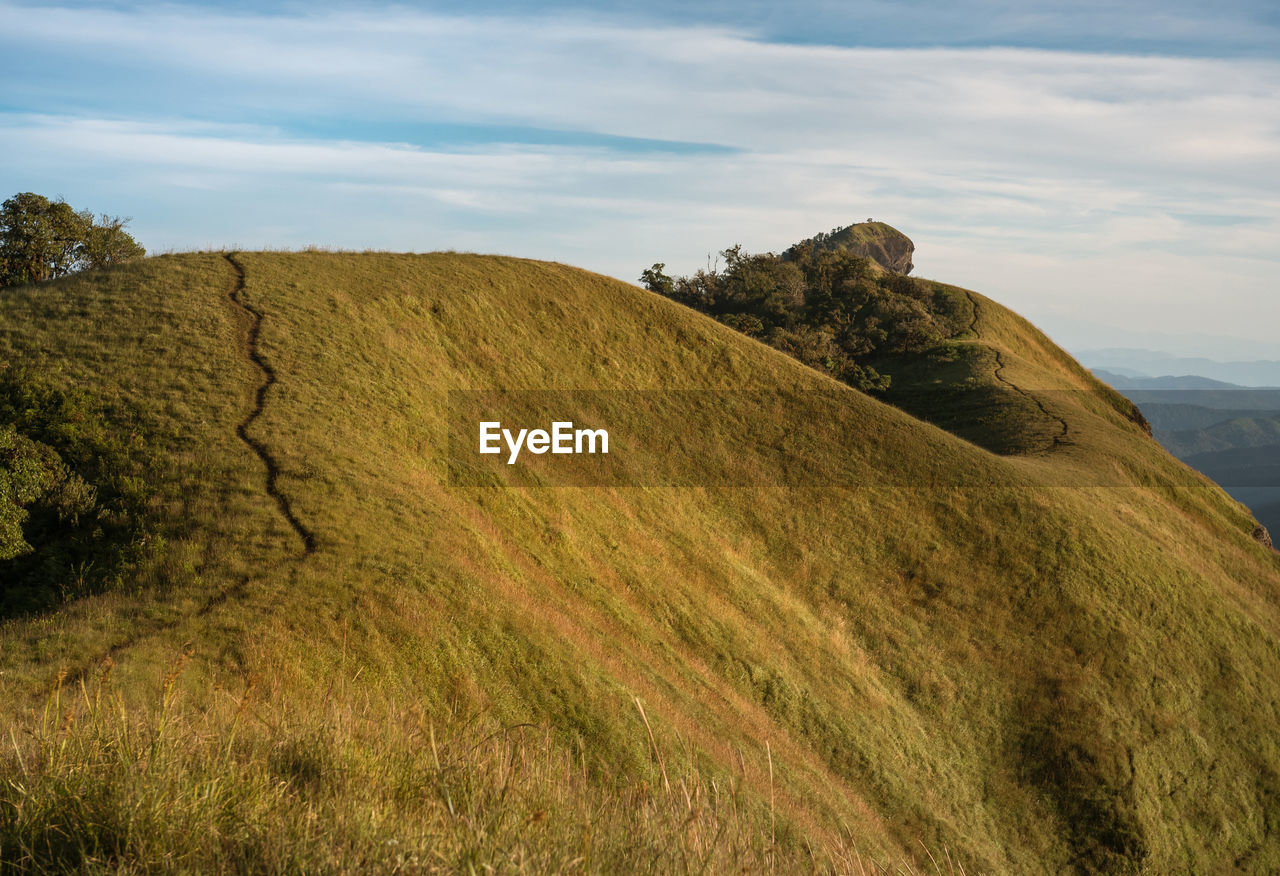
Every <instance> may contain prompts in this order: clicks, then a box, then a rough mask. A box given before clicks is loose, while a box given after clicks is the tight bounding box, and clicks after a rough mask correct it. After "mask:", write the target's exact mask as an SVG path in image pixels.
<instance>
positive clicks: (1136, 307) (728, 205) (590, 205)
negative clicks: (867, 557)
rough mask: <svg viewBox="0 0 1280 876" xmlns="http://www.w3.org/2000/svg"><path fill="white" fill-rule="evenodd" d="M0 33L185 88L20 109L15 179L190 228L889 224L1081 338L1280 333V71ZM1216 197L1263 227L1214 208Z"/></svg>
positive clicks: (13, 9)
mask: <svg viewBox="0 0 1280 876" xmlns="http://www.w3.org/2000/svg"><path fill="white" fill-rule="evenodd" d="M0 34H3V35H2V36H0V50H9V49H13V50H17V49H16V47H20V46H24V45H26V46H29V45H53V46H56V47H57V48H56V49H55V51H56V52H63V53H65V54H66V55H67V56H68V57H69V56H71V55H75V56H76V57H77V58H79V61H80V63H81V64H89V65H93V64H102V65H105V66H106V68H107V69H110V70H112V71H114V73H113V74H112V75H115V76H125V75H138V76H149V77H151V78H152V79H153V80H154V81H155V82H156V87H157V89H162V87H163V86H164V83H165V82H166V81H168V80H172V81H175V82H177V83H179V85H180V89H179V90H180V92H181V95H180V96H181V99H180V100H179V99H177V98H176V97H175V98H174V99H172V100H169V101H167V102H166V103H165V104H164V105H163V106H157V105H155V103H154V102H152V103H148V102H147V101H148V98H147V95H146V94H145V93H143V94H139V95H137V96H136V97H132V98H125V97H119V96H116V97H111V96H103V95H102V94H97V95H96V96H95V97H94V98H93V101H94V102H95V103H96V108H97V109H98V110H99V111H98V112H97V113H87V114H86V115H85V116H83V117H75V116H66V115H63V116H48V115H46V116H40V115H31V114H28V115H13V114H11V115H9V116H7V117H3V116H0V124H2V125H3V126H2V127H0V146H2V147H3V148H4V149H5V151H6V153H7V154H8V155H9V156H10V160H9V163H8V164H7V166H6V168H4V169H0V181H4V180H5V179H11V180H13V182H15V183H16V182H20V181H22V180H30V181H31V183H30V185H27V184H26V183H21V186H20V187H31V188H38V187H45V188H49V189H50V190H52V191H61V192H64V193H66V194H67V195H68V197H70V196H71V192H70V191H69V190H68V189H70V188H75V189H77V190H83V191H85V192H86V193H88V194H87V195H86V197H84V198H82V199H81V200H82V201H83V202H84V203H85V204H86V205H88V206H94V207H97V208H105V209H117V208H116V207H115V206H114V204H115V203H116V201H114V200H112V199H114V198H117V197H131V198H133V200H134V202H136V204H137V205H136V206H130V207H128V208H127V209H128V211H129V212H132V213H134V214H135V215H137V216H138V222H137V226H136V227H137V229H138V230H139V233H140V234H142V233H143V232H144V231H145V232H147V234H154V235H155V236H156V237H157V238H158V239H159V240H160V241H162V242H161V244H160V245H161V246H166V245H173V246H183V245H203V244H205V243H208V242H211V241H214V242H216V241H217V240H220V239H221V240H227V241H228V242H229V241H230V240H235V241H237V242H240V243H244V244H247V245H252V244H262V245H268V244H283V245H289V244H301V243H309V242H331V243H335V244H339V245H350V246H375V247H390V248H414V249H430V248H434V247H444V246H460V247H471V248H478V249H485V250H501V251H506V252H514V253H517V254H522V255H531V256H539V257H545V258H555V259H560V260H564V261H571V262H576V263H578V264H582V265H584V266H585V267H590V268H593V269H596V270H601V271H604V272H607V273H613V274H615V275H617V276H621V277H624V278H628V279H630V278H633V277H634V276H636V274H638V272H639V269H640V268H641V267H643V266H644V265H646V264H648V263H649V262H651V261H655V260H663V261H666V262H667V263H668V265H669V267H671V268H674V269H676V270H679V271H689V270H692V269H694V268H696V267H698V266H700V265H701V264H702V263H703V260H704V258H705V254H706V252H707V251H708V250H714V249H718V248H720V247H722V246H725V245H728V244H730V243H734V242H741V243H744V244H745V245H746V246H747V247H748V249H755V250H760V249H776V248H780V247H782V246H785V245H786V244H787V243H789V242H791V241H793V240H795V239H798V238H800V237H803V236H808V235H809V234H812V233H813V232H815V231H817V230H821V229H824V228H829V227H832V226H834V225H837V224H845V223H848V222H850V221H853V220H856V219H861V218H865V217H866V216H868V215H871V216H875V217H876V218H879V219H885V220H887V221H891V222H893V223H895V224H897V225H899V226H900V227H902V228H903V229H904V230H905V231H907V232H908V233H910V234H912V235H913V237H915V239H916V240H917V243H918V244H919V245H920V248H921V249H920V252H919V254H918V258H917V263H918V264H919V265H920V270H921V272H923V273H925V274H927V275H930V276H935V277H938V278H942V279H947V280H950V281H953V282H958V283H961V284H965V285H970V286H973V287H975V288H979V289H981V290H982V291H985V292H988V293H989V294H993V295H994V296H995V297H997V298H1000V299H1001V300H1004V301H1006V302H1007V303H1009V304H1010V305H1011V306H1013V307H1015V308H1016V309H1019V310H1022V311H1023V312H1026V313H1027V314H1028V315H1029V316H1031V317H1033V318H1036V319H1042V320H1045V321H1046V322H1049V323H1050V325H1049V328H1050V330H1052V320H1054V319H1055V318H1058V317H1062V318H1063V319H1064V320H1065V316H1066V315H1071V314H1074V315H1075V316H1078V315H1079V313H1082V312H1085V313H1089V314H1091V315H1093V317H1094V318H1096V319H1097V320H1099V321H1102V322H1106V321H1110V322H1112V323H1113V324H1117V325H1118V324H1121V323H1132V321H1134V320H1137V319H1142V320H1144V321H1146V322H1147V323H1148V324H1149V325H1150V326H1152V327H1154V328H1159V329H1161V330H1167V331H1178V330H1189V329H1192V328H1197V329H1203V330H1206V331H1216V332H1219V333H1225V334H1233V333H1234V334H1240V335H1244V336H1248V337H1255V338H1262V337H1264V336H1265V335H1269V334H1270V333H1271V331H1272V329H1271V326H1273V325H1274V324H1276V322H1277V319H1278V318H1280V304H1277V299H1276V296H1275V295H1274V290H1275V285H1274V279H1273V278H1274V277H1275V276H1276V273H1277V267H1280V265H1278V264H1277V262H1280V220H1278V219H1277V217H1280V62H1275V61H1264V60H1224V59H1196V58H1162V57H1124V56H1113V55H1091V54H1084V53H1067V52H1046V51H1030V50H1012V49H980V50H956V49H930V50H925V49H920V50H888V49H845V48H832V47H813V46H796V45H776V44H768V43H762V42H759V41H756V40H753V39H751V38H750V36H749V35H746V34H742V33H736V32H733V31H730V30H722V29H721V30H714V29H708V28H677V27H631V26H620V25H617V24H610V23H608V22H606V21H602V20H599V19H597V20H594V21H591V22H584V21H580V20H571V19H566V18H563V17H560V18H529V17H526V18H511V17H505V18H492V17H490V18H462V17H447V16H440V15H431V14H424V13H418V12H414V11H411V10H407V9H404V8H394V9H381V10H377V9H375V10H367V11H362V12H321V13H317V14H314V15H309V16H301V17H293V18H286V17H273V16H254V15H247V14H235V13H217V12H209V11H204V12H193V11H191V10H190V9H184V8H179V7H169V8H164V9H161V10H160V11H154V10H128V9H125V10H111V9H102V8H97V9H88V10H84V9H77V10H60V9H56V8H47V9H40V8H34V7H22V6H15V5H6V4H2V3H0ZM55 69H56V66H55ZM68 69H69V70H70V72H69V73H68V74H67V75H68V76H69V77H70V76H72V75H73V74H74V73H76V72H77V70H76V69H75V65H71V67H70V68H68ZM44 87H45V88H46V89H48V88H54V89H56V88H58V87H65V88H68V89H69V88H71V85H70V84H69V83H68V84H65V85H64V86H59V85H58V83H57V82H56V81H55V82H53V84H49V83H46V84H45V86H44ZM227 107H232V108H233V109H232V110H231V111H228V110H227ZM235 108H240V109H246V108H248V109H253V110H255V111H268V112H269V111H272V110H274V111H276V112H278V113H279V117H280V121H279V128H278V129H272V128H264V127H262V126H260V125H258V126H254V125H245V124H238V123H236V122H238V121H240V120H239V119H236V118H234V110H235ZM228 115H231V116H233V118H231V119H230V120H229V119H228ZM261 115H262V113H261V112H258V113H257V116H256V117H261ZM246 117H248V116H247V115H246ZM357 119H359V120H362V122H357V121H355V120H357ZM300 120H301V121H314V120H320V121H324V120H330V121H334V120H336V121H337V122H339V123H341V122H342V121H343V120H348V121H349V128H350V131H351V135H350V136H352V137H353V138H356V137H359V136H360V134H361V131H362V124H368V123H372V124H374V125H375V126H376V125H378V124H381V123H388V122H394V123H397V124H398V123H410V124H411V123H414V122H421V123H427V124H430V123H437V122H441V121H445V122H464V123H493V124H502V125H514V126H521V125H525V126H532V127H536V128H540V129H556V130H567V131H580V132H589V133H592V134H602V135H610V136H615V137H640V138H658V139H668V140H677V141H686V142H703V143H714V144H721V145H724V146H728V147H731V148H732V149H733V150H736V151H734V152H731V153H699V152H692V153H683V152H674V153H669V154H668V153H656V154H647V153H628V152H618V151H610V150H605V149H590V148H582V147H546V146H520V145H502V144H496V143H490V144H483V145H477V146H474V147H470V148H468V149H461V148H452V149H442V148H438V147H437V148H429V147H420V146H412V145H408V144H395V143H377V142H358V141H357V140H355V139H351V140H324V139H307V138H305V137H302V136H300V135H297V134H293V135H290V134H289V133H288V132H289V131H290V130H292V129H294V127H295V126H296V125H297V124H298V123H299V121H300ZM329 127H333V125H330V126H329ZM373 129H374V130H376V129H377V128H376V127H375V128H373ZM69 168H70V170H68V169H69ZM104 171H105V172H106V173H107V175H108V177H107V178H106V179H103V178H102V175H103V172H104ZM68 180H69V181H70V183H71V185H68ZM113 187H114V188H113ZM9 188H14V185H13V184H12V183H10V184H9ZM95 192H101V193H102V197H98V196H97V195H96V194H94V193H95ZM139 192H141V193H144V194H143V195H141V196H140V195H139V194H138V193H139ZM89 194H92V195H93V197H92V198H90V197H89V196H88V195H89ZM107 195H110V196H111V197H110V198H108V197H107ZM148 198H149V199H150V201H151V202H152V203H151V204H150V205H148V203H146V201H147V199H148ZM236 205H242V208H241V209H237V207H236ZM245 205H247V207H248V209H243V206H245ZM184 209H185V210H186V213H184V212H183V211H184ZM1205 214H1220V215H1229V216H1233V217H1238V220H1239V221H1238V222H1237V224H1233V225H1213V224H1210V223H1206V222H1198V221H1194V219H1190V218H1188V217H1195V216H1200V215H1205ZM149 216H161V217H163V218H162V219H157V220H152V219H149ZM149 222H152V223H153V225H149V224H148V223H149ZM255 229H257V230H255ZM282 233H283V234H288V235H290V239H284V240H281V239H278V238H270V237H269V236H268V234H277V235H279V234H282ZM147 234H142V236H143V237H144V239H145V238H146V236H147ZM184 235H185V236H184ZM255 235H260V236H258V237H255ZM1064 324H1065V323H1064Z"/></svg>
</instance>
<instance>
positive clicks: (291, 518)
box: [223, 252, 316, 557]
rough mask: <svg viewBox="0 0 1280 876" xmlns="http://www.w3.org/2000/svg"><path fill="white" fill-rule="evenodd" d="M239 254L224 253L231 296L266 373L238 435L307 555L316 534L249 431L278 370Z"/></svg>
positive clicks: (254, 357)
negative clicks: (264, 342)
mask: <svg viewBox="0 0 1280 876" xmlns="http://www.w3.org/2000/svg"><path fill="white" fill-rule="evenodd" d="M235 257H236V254H235V253H230V252H229V253H227V254H225V255H224V256H223V258H225V259H226V260H227V262H228V263H229V264H230V265H231V267H232V268H234V269H235V272H236V282H235V286H234V287H233V288H232V289H231V292H230V293H229V297H230V298H231V303H232V304H234V305H235V306H236V307H237V308H239V309H240V310H241V311H243V312H244V313H245V314H246V315H247V316H248V317H249V320H250V322H249V332H248V334H247V336H246V338H245V341H244V344H243V346H242V348H241V349H242V352H243V353H244V354H245V357H246V358H248V359H249V361H251V362H252V363H253V364H254V366H255V367H257V369H258V371H259V372H261V374H262V381H261V382H260V383H259V384H258V390H257V392H256V393H255V394H254V403H253V410H251V411H250V412H249V414H248V416H246V417H245V418H244V419H243V420H242V421H241V422H240V424H239V425H237V426H236V435H238V436H239V437H240V440H241V441H243V442H244V443H245V444H247V445H248V446H249V449H251V450H252V451H253V452H254V453H255V454H257V456H258V459H260V460H262V464H263V465H264V466H265V467H266V469H267V483H266V489H267V494H268V495H269V496H271V498H273V499H275V501H276V505H277V506H278V507H279V508H280V514H281V516H283V517H284V519H285V520H286V521H287V522H288V524H289V526H290V528H292V529H293V531H294V532H295V533H297V535H298V538H300V539H301V540H302V556H304V557H307V556H310V555H311V554H314V553H315V552H316V537H315V535H314V534H313V533H312V532H311V530H309V529H307V527H305V526H303V525H302V521H301V520H299V519H298V516H297V515H296V514H294V513H293V508H292V507H291V506H290V505H289V499H288V498H287V497H286V496H285V495H284V493H282V492H280V487H279V485H278V483H277V481H278V480H279V477H280V464H279V463H278V462H276V460H275V457H273V456H272V455H271V451H270V450H269V449H267V445H265V444H263V443H262V442H261V441H259V440H258V439H257V438H254V437H253V436H252V435H250V434H249V427H250V426H251V425H253V422H254V421H255V420H257V419H258V418H259V417H261V416H262V411H263V409H264V408H265V407H266V404H267V392H268V390H270V389H271V387H272V386H274V385H275V383H276V372H275V369H273V368H272V367H271V365H270V364H269V363H268V362H267V360H266V359H264V358H263V357H262V351H261V349H260V348H259V345H258V338H259V335H260V334H261V333H262V319H263V314H262V311H260V310H258V309H257V308H255V307H253V306H252V305H250V304H246V303H245V302H244V301H243V300H241V293H243V292H244V288H245V280H244V267H243V266H242V265H241V264H240V263H239V262H238V261H236V258H235Z"/></svg>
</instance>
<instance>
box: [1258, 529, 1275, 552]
mask: <svg viewBox="0 0 1280 876" xmlns="http://www.w3.org/2000/svg"><path fill="white" fill-rule="evenodd" d="M1253 540H1254V541H1257V542H1261V543H1262V544H1264V545H1266V546H1267V547H1269V548H1272V549H1274V548H1275V545H1273V544H1272V543H1271V533H1269V532H1267V528H1266V527H1265V526H1259V527H1258V528H1257V529H1255V530H1254V531H1253Z"/></svg>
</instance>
